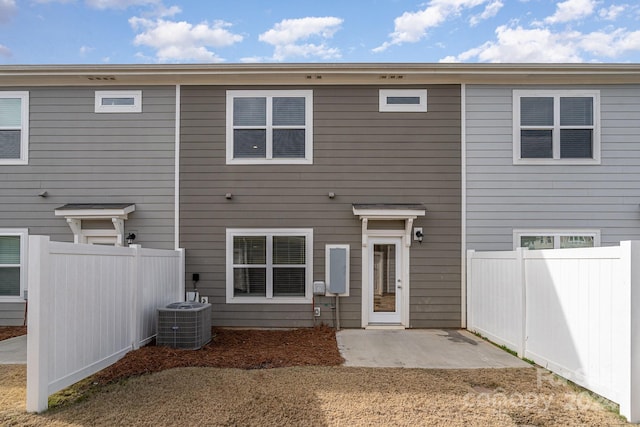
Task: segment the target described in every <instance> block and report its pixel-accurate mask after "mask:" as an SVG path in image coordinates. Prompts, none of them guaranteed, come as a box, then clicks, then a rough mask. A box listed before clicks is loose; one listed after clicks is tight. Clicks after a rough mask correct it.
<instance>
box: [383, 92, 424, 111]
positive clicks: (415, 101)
mask: <svg viewBox="0 0 640 427" xmlns="http://www.w3.org/2000/svg"><path fill="white" fill-rule="evenodd" d="M379 95H380V96H379V97H380V100H379V107H378V108H379V111H380V112H426V111H427V90H426V89H380V92H379Z"/></svg>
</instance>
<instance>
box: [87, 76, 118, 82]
mask: <svg viewBox="0 0 640 427" xmlns="http://www.w3.org/2000/svg"><path fill="white" fill-rule="evenodd" d="M87 79H89V80H91V81H114V80H115V79H116V78H115V76H89V77H87Z"/></svg>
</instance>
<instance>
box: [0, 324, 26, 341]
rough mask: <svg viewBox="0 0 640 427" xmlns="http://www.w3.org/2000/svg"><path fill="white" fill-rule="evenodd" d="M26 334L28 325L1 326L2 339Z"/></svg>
mask: <svg viewBox="0 0 640 427" xmlns="http://www.w3.org/2000/svg"><path fill="white" fill-rule="evenodd" d="M26 334H27V327H26V326H0V341H2V340H8V339H9V338H14V337H19V336H21V335H26Z"/></svg>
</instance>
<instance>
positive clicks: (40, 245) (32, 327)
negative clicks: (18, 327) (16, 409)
mask: <svg viewBox="0 0 640 427" xmlns="http://www.w3.org/2000/svg"><path fill="white" fill-rule="evenodd" d="M28 248H29V255H28V262H27V268H28V276H27V277H28V281H29V285H28V289H29V312H28V314H27V316H28V321H27V411H28V412H42V411H44V410H46V409H47V408H48V406H49V403H48V400H49V369H48V368H49V365H48V356H49V353H50V352H49V350H50V340H51V339H52V337H51V334H49V331H48V328H47V326H48V324H49V319H48V317H47V316H48V315H49V313H50V310H49V304H51V299H50V298H49V297H50V295H48V291H49V289H50V287H51V286H50V285H49V283H48V279H49V277H50V273H49V265H50V264H49V237H48V236H29V246H28Z"/></svg>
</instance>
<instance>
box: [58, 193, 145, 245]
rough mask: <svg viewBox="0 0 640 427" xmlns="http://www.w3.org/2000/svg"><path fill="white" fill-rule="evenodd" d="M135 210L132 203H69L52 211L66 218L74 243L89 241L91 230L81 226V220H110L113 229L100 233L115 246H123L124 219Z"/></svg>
mask: <svg viewBox="0 0 640 427" xmlns="http://www.w3.org/2000/svg"><path fill="white" fill-rule="evenodd" d="M135 210H136V205H135V204H133V203H70V204H66V205H64V206H60V207H59V208H57V209H56V210H55V211H54V212H55V215H56V216H58V217H60V216H62V217H64V218H65V219H66V220H67V224H69V228H71V231H72V232H73V236H74V238H73V241H74V243H90V242H88V240H87V236H88V235H90V234H91V231H90V229H86V228H83V224H82V222H83V220H90V221H95V220H111V223H112V224H113V230H110V232H109V231H107V230H103V232H102V233H100V234H101V236H102V237H103V238H107V237H109V236H111V237H112V238H113V239H114V242H115V245H116V246H123V243H124V221H125V220H126V219H128V218H129V214H130V213H131V212H133V211H135ZM105 231H106V233H105Z"/></svg>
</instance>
